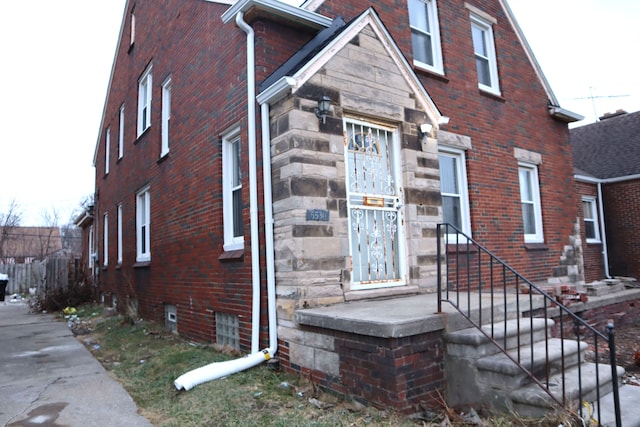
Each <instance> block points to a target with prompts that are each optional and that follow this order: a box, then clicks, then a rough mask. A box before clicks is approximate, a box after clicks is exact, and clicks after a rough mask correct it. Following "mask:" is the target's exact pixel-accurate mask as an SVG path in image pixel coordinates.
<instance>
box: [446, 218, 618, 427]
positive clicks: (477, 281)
mask: <svg viewBox="0 0 640 427" xmlns="http://www.w3.org/2000/svg"><path fill="white" fill-rule="evenodd" d="M437 231H438V232H437V243H438V247H437V257H438V263H437V264H438V312H442V302H447V303H449V304H451V305H452V306H453V307H455V308H456V310H458V312H460V313H461V314H462V315H463V316H464V317H465V318H466V319H467V320H468V321H469V322H470V323H471V324H472V325H473V326H474V327H476V328H477V329H478V330H479V331H480V332H481V333H482V334H484V335H485V336H486V337H487V338H488V339H489V340H491V341H492V342H493V343H494V344H495V345H496V346H497V347H498V348H499V349H500V351H502V352H503V353H504V354H505V355H506V356H507V357H508V358H509V359H511V360H512V361H513V362H514V363H515V364H517V365H518V366H519V367H520V369H522V371H523V372H524V373H525V374H526V375H527V376H528V377H529V378H530V379H531V380H532V381H533V382H535V383H536V384H538V385H539V386H540V387H541V388H542V389H543V390H544V391H545V392H546V393H547V394H548V395H549V396H550V397H551V398H552V399H553V400H554V401H555V402H556V403H558V404H559V405H560V406H562V407H564V408H565V409H567V410H570V411H574V410H575V407H576V404H577V408H578V411H577V412H578V413H579V415H580V416H584V413H583V412H584V411H585V410H586V409H585V408H584V407H583V406H584V405H583V402H584V401H585V399H584V398H585V397H586V395H585V393H586V391H585V390H583V386H582V371H581V363H580V362H581V361H582V360H583V355H582V354H581V352H582V349H581V344H582V342H585V343H586V344H587V345H588V344H591V345H592V346H593V351H594V353H595V357H594V359H595V360H594V363H595V370H596V387H595V392H596V396H595V399H592V402H591V403H593V402H596V403H597V405H596V408H597V414H592V415H591V416H592V417H593V418H596V417H597V418H596V420H597V421H598V425H601V423H600V420H601V418H602V416H601V406H602V405H601V404H600V399H601V396H600V378H599V372H600V349H601V347H602V346H601V341H604V342H606V344H607V346H608V348H609V364H610V365H611V375H612V379H611V380H612V387H613V400H614V411H615V416H616V426H617V427H621V426H622V423H621V415H620V399H619V394H618V376H617V367H616V351H615V335H614V327H613V324H612V323H611V322H610V323H609V324H608V325H607V334H606V335H605V334H604V333H603V332H600V331H598V330H597V329H595V328H594V327H593V326H591V325H589V324H588V323H587V322H586V321H585V320H584V319H582V318H580V317H579V316H577V315H576V314H575V313H574V312H573V311H571V310H570V309H569V308H568V307H567V306H565V305H563V304H562V303H561V302H560V301H559V300H558V299H557V298H556V297H555V296H553V295H551V294H549V293H548V292H547V291H545V290H544V289H542V288H540V287H539V286H537V285H535V284H534V283H532V282H531V281H529V280H528V279H526V278H525V277H524V276H522V275H521V274H520V273H518V272H517V271H516V270H515V269H513V268H512V267H510V266H509V265H508V264H507V263H506V262H504V261H502V260H501V259H500V258H498V257H497V256H496V255H494V254H493V253H492V252H491V251H489V250H488V249H487V248H485V247H484V246H482V245H481V244H479V243H478V242H476V241H474V240H473V239H472V238H471V237H469V236H467V235H465V234H464V233H463V232H462V231H461V230H459V229H458V228H456V227H455V226H454V225H452V224H438V226H437ZM443 251H444V254H443ZM443 262H444V265H445V271H444V272H443V268H442V264H443ZM443 275H444V276H443ZM445 283H446V286H445V287H444V289H443V284H445ZM474 293H477V294H479V295H481V294H487V293H488V295H489V304H490V307H488V310H489V317H490V319H489V324H490V325H491V328H490V330H489V331H486V330H484V329H482V325H483V319H482V317H483V307H482V301H483V298H478V303H477V306H472V304H473V303H472V298H471V297H472V294H474ZM498 294H499V295H500V297H501V298H500V299H501V300H502V301H503V302H502V304H503V305H504V307H503V309H504V316H503V319H502V318H499V316H496V310H497V308H498V307H497V305H496V304H495V301H494V299H496V298H497V295H498ZM534 295H535V297H534ZM509 296H512V297H515V310H516V311H517V313H518V314H517V316H516V324H517V325H516V326H517V337H516V339H517V351H516V354H515V355H511V354H509V353H508V351H507V348H506V347H507V334H506V331H507V320H508V316H507V315H506V314H507V312H508V311H509V307H508V304H509V302H508V297H509ZM465 297H466V298H465ZM454 298H455V299H454ZM521 299H523V301H524V304H528V307H527V306H525V307H521ZM534 302H535V303H534ZM465 306H466V307H465ZM485 309H486V307H485ZM552 310H553V316H551V317H556V318H557V320H558V322H557V324H556V325H554V329H555V332H556V334H557V336H556V338H560V340H561V341H560V343H561V344H560V346H561V349H560V352H561V356H560V370H561V374H562V394H561V396H558V395H556V394H554V393H553V392H552V390H551V388H550V387H551V386H550V381H549V380H550V372H549V366H550V358H549V341H550V339H551V338H554V337H551V336H550V334H549V328H548V327H545V333H544V345H545V355H546V356H545V357H546V360H545V367H546V372H545V375H544V378H538V377H537V376H536V375H535V374H534V373H532V372H531V371H530V370H529V369H527V368H526V367H525V366H523V361H528V360H530V362H531V368H532V370H533V367H534V354H533V333H534V328H533V319H534V318H536V317H543V318H545V319H547V318H550V315H551V314H552ZM474 312H475V313H476V314H473V313H474ZM501 321H502V322H503V323H504V332H505V333H504V343H500V342H498V339H496V335H495V331H496V325H497V324H498V323H499V322H501ZM527 321H528V322H530V326H531V327H530V328H529V334H530V340H531V346H530V354H522V353H523V352H524V349H522V348H521V345H520V325H521V322H527ZM568 321H573V326H574V327H573V336H571V337H570V339H572V340H575V341H577V343H578V346H577V347H578V353H577V357H578V395H577V396H568V395H567V389H566V386H567V385H566V375H565V373H566V367H565V351H566V350H565V338H567V337H569V335H570V334H571V331H570V330H569V328H570V327H566V325H565V323H567V322H568ZM565 329H567V330H565Z"/></svg>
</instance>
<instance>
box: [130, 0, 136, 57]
mask: <svg viewBox="0 0 640 427" xmlns="http://www.w3.org/2000/svg"><path fill="white" fill-rule="evenodd" d="M129 22H130V24H131V27H130V30H129V47H131V46H133V44H134V43H135V41H136V9H135V8H132V9H131V15H130V20H129Z"/></svg>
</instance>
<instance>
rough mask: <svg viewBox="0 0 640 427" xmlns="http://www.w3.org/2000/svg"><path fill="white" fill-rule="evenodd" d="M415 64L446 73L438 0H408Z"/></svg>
mask: <svg viewBox="0 0 640 427" xmlns="http://www.w3.org/2000/svg"><path fill="white" fill-rule="evenodd" d="M408 1H409V25H410V27H411V44H412V47H413V61H414V65H416V66H418V67H422V68H426V69H428V70H430V71H434V72H436V73H439V74H444V71H443V66H442V50H441V48H440V30H439V25H438V8H437V5H436V0H408Z"/></svg>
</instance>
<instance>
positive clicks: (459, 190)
mask: <svg viewBox="0 0 640 427" xmlns="http://www.w3.org/2000/svg"><path fill="white" fill-rule="evenodd" d="M438 162H439V165H440V194H441V195H442V221H443V222H444V223H448V224H451V225H454V226H455V227H456V228H457V229H459V230H460V231H462V232H463V233H464V234H466V235H467V236H471V220H470V215H469V195H468V191H467V172H466V166H465V155H464V151H462V150H458V149H454V148H448V147H441V148H440V149H439V153H438Z"/></svg>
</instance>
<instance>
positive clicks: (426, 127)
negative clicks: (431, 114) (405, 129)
mask: <svg viewBox="0 0 640 427" xmlns="http://www.w3.org/2000/svg"><path fill="white" fill-rule="evenodd" d="M431 129H433V126H432V125H430V124H429V123H423V124H421V125H419V126H418V133H419V134H420V138H423V137H424V136H425V135H427V134H428V133H429V132H431Z"/></svg>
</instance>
